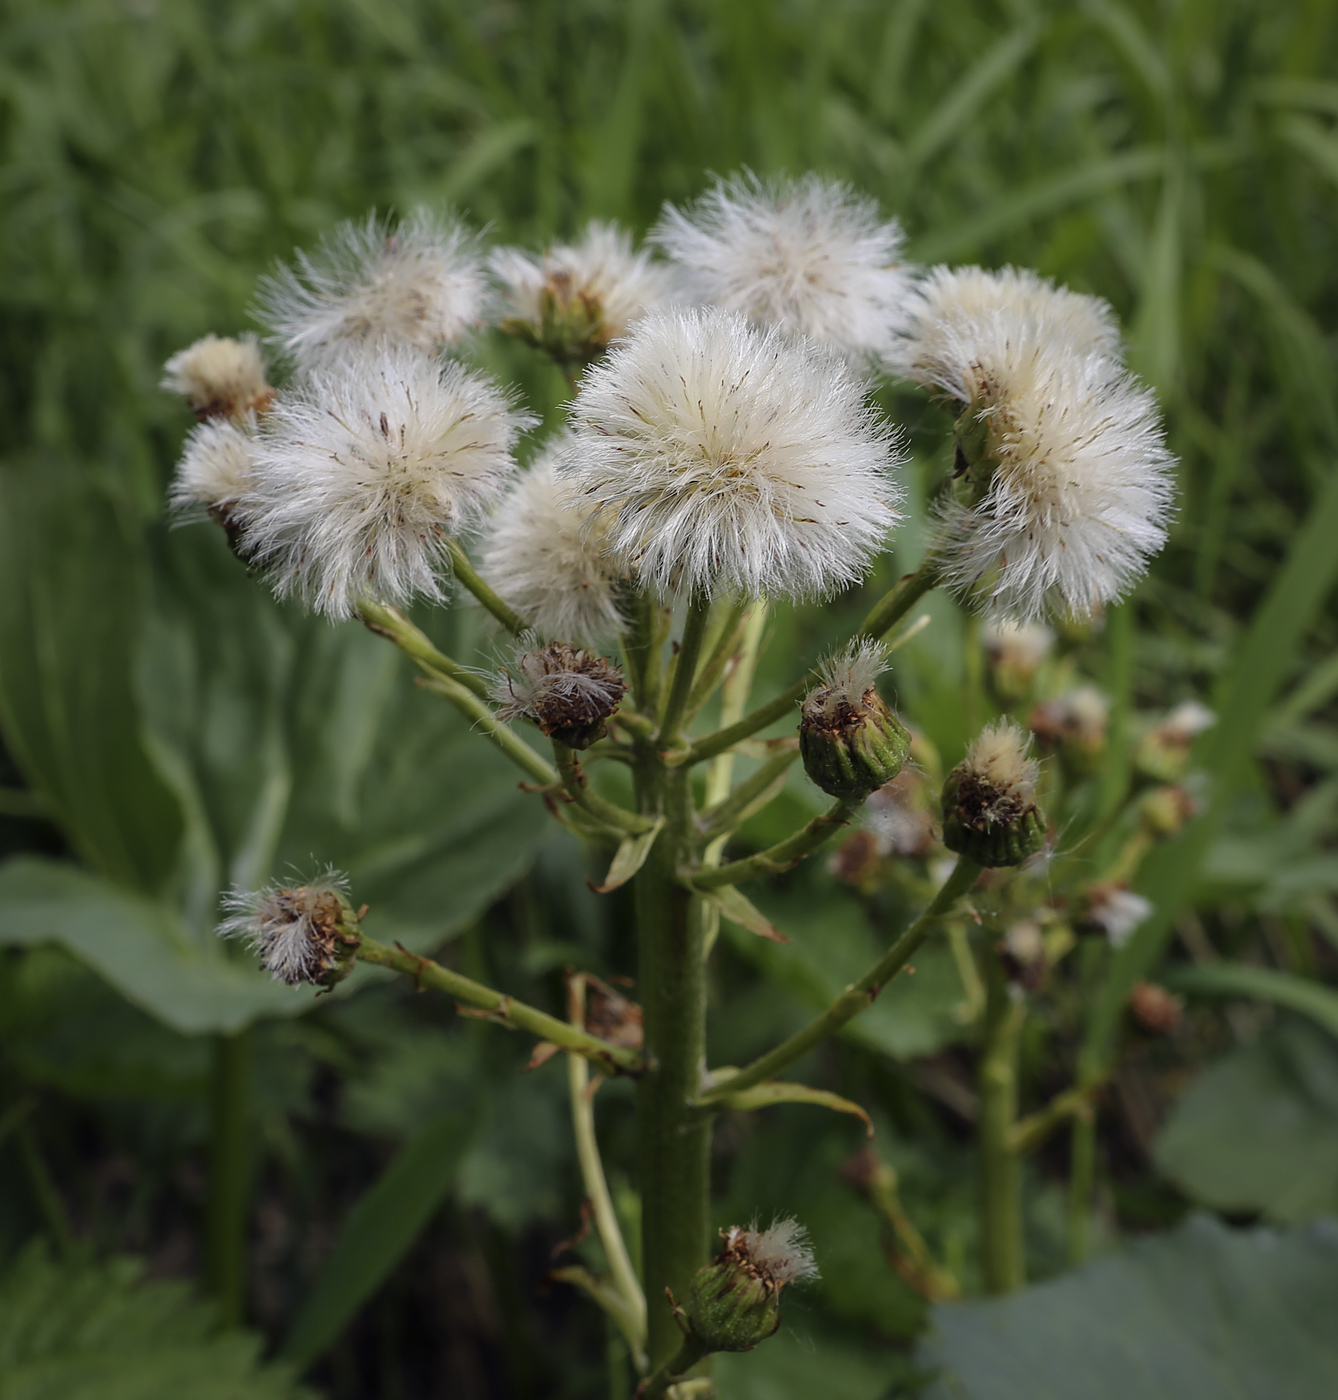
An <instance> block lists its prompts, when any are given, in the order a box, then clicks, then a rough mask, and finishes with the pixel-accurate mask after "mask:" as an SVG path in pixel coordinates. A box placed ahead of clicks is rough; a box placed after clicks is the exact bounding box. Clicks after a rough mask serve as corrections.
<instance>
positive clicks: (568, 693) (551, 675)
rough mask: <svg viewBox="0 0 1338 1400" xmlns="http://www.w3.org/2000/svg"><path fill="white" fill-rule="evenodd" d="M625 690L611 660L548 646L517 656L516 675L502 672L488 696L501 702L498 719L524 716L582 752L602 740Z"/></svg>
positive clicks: (563, 646)
mask: <svg viewBox="0 0 1338 1400" xmlns="http://www.w3.org/2000/svg"><path fill="white" fill-rule="evenodd" d="M626 690H627V685H626V682H625V681H624V680H623V673H622V672H621V671H620V670H619V669H618V668H617V667H616V666H615V665H614V664H613V663H612V662H611V661H605V660H604V658H603V657H602V656H592V655H591V654H590V653H589V652H585V651H578V650H577V649H576V648H575V647H570V646H568V645H567V644H566V643H565V642H550V643H549V644H548V645H547V646H544V647H538V648H535V649H534V650H531V651H524V652H522V653H521V654H520V655H519V656H517V657H516V669H515V674H512V673H511V672H510V671H508V672H506V673H505V675H504V676H503V677H502V679H501V680H500V681H499V682H498V684H497V685H496V686H495V687H494V692H493V693H494V697H495V698H496V699H498V700H500V701H501V702H502V708H501V709H500V710H498V712H497V717H498V719H516V718H517V717H518V716H521V715H524V716H525V717H526V718H527V719H532V720H533V721H534V722H535V724H537V725H538V726H539V728H540V729H542V730H543V732H544V733H545V734H546V735H547V736H548V737H549V738H550V739H556V740H557V742H558V743H559V744H566V746H567V747H568V748H569V749H587V748H589V747H590V745H591V744H593V743H594V742H595V740H596V739H599V738H601V737H602V736H603V734H604V722H605V720H607V719H608V717H609V716H610V715H612V714H613V713H614V712H615V711H616V710H617V708H618V706H619V705H620V704H621V703H622V698H623V695H624V694H625V693H626Z"/></svg>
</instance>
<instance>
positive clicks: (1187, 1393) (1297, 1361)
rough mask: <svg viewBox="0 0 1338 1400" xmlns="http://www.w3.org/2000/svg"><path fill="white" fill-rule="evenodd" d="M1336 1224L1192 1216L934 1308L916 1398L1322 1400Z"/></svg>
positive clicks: (1334, 1368) (1335, 1365)
mask: <svg viewBox="0 0 1338 1400" xmlns="http://www.w3.org/2000/svg"><path fill="white" fill-rule="evenodd" d="M1335 1313H1338V1226H1335V1225H1334V1224H1332V1223H1331V1222H1327V1221H1325V1222H1320V1223H1317V1224H1315V1225H1311V1226H1308V1227H1306V1228H1304V1229H1299V1230H1295V1231H1292V1232H1291V1233H1288V1234H1279V1233H1277V1232H1275V1231H1273V1230H1249V1231H1239V1232H1238V1231H1233V1230H1229V1229H1227V1227H1226V1226H1224V1225H1220V1224H1218V1223H1217V1222H1216V1221H1215V1220H1213V1219H1210V1218H1206V1217H1199V1218H1196V1219H1193V1220H1190V1221H1188V1222H1187V1223H1186V1224H1185V1225H1183V1226H1182V1227H1181V1228H1180V1229H1178V1230H1176V1231H1175V1232H1174V1233H1173V1234H1170V1235H1166V1236H1163V1237H1161V1238H1158V1239H1150V1240H1144V1241H1141V1242H1139V1243H1136V1244H1133V1245H1131V1246H1129V1247H1127V1248H1125V1249H1123V1250H1121V1251H1120V1252H1119V1253H1117V1254H1112V1255H1108V1256H1106V1257H1105V1258H1102V1259H1097V1260H1095V1261H1094V1262H1092V1263H1090V1264H1088V1265H1086V1266H1085V1267H1084V1268H1082V1269H1080V1270H1078V1271H1076V1272H1075V1273H1071V1274H1066V1275H1063V1276H1062V1277H1060V1278H1056V1279H1053V1280H1051V1281H1050V1282H1048V1283H1043V1284H1040V1285H1038V1286H1036V1287H1034V1288H1028V1289H1026V1290H1024V1291H1023V1292H1021V1293H1018V1294H1015V1295H1014V1296H1012V1297H1011V1298H1003V1299H997V1300H992V1301H988V1302H973V1303H953V1304H944V1305H941V1306H939V1307H936V1308H935V1309H934V1314H933V1323H934V1327H933V1333H932V1335H931V1336H930V1338H929V1340H928V1341H926V1342H925V1343H924V1344H923V1345H922V1347H921V1349H920V1360H921V1362H922V1363H923V1364H924V1365H925V1367H926V1368H927V1369H932V1370H934V1371H937V1372H938V1373H939V1374H938V1378H937V1379H936V1380H935V1381H934V1383H933V1384H932V1385H931V1386H930V1387H929V1388H928V1390H926V1391H925V1392H924V1400H1224V1398H1225V1397H1231V1400H1279V1397H1282V1396H1286V1398H1287V1400H1331V1397H1332V1396H1333V1395H1335V1394H1338V1331H1336V1330H1335V1328H1334V1325H1333V1319H1334V1316H1335Z"/></svg>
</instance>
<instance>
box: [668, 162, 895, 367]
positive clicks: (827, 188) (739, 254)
mask: <svg viewBox="0 0 1338 1400" xmlns="http://www.w3.org/2000/svg"><path fill="white" fill-rule="evenodd" d="M651 237H652V239H654V240H655V241H656V242H658V243H659V244H660V246H661V247H663V248H664V250H665V252H666V253H667V254H668V256H669V257H670V258H671V259H672V260H673V262H674V263H675V265H676V267H677V269H678V272H679V276H680V281H681V286H682V290H683V293H684V295H685V296H686V297H687V298H688V299H690V300H693V301H697V302H701V303H705V304H710V305H715V306H723V307H728V308H729V309H730V310H732V311H738V312H741V313H742V314H743V315H745V316H747V317H749V319H751V320H752V321H753V322H754V323H755V324H757V325H760V326H775V327H777V328H779V329H780V330H782V331H785V332H786V333H788V334H793V335H803V336H807V337H809V338H810V339H812V340H814V341H817V342H818V343H819V344H822V345H826V346H829V347H830V348H831V349H833V350H834V351H836V352H837V353H838V354H840V355H842V356H844V357H845V358H847V359H848V360H850V361H852V362H853V363H855V364H858V365H861V366H863V365H865V364H867V363H870V362H872V361H874V360H876V359H878V358H879V357H884V356H886V355H887V354H888V353H889V351H890V350H891V347H892V346H893V344H894V339H895V336H896V334H897V333H898V332H899V331H900V330H902V329H903V327H904V324H905V320H906V316H907V313H908V309H909V306H910V303H911V300H912V289H913V287H914V276H913V274H912V272H911V270H910V269H909V268H908V266H907V265H906V263H905V261H904V259H903V256H902V242H903V234H902V231H901V227H900V225H899V224H897V222H896V221H895V220H884V219H883V218H882V217H881V215H880V212H879V209H878V206H877V204H876V203H875V202H874V201H873V200H871V199H867V198H865V197H864V196H862V195H859V194H857V193H856V192H855V191H854V190H852V189H851V188H850V187H849V186H848V185H844V184H841V183H839V182H836V181H831V180H823V179H821V178H820V177H819V176H817V175H813V174H809V175H806V176H804V177H803V178H802V179H800V180H773V181H762V180H759V179H758V178H757V177H756V176H754V175H752V174H750V173H747V172H745V173H744V174H742V175H736V176H734V177H733V178H731V179H729V180H725V181H722V182H721V183H719V184H717V185H716V187H715V188H714V189H712V190H710V191H708V192H707V193H706V194H705V195H703V196H702V197H701V199H699V200H698V201H697V202H696V203H695V204H693V205H690V206H689V207H688V208H687V209H676V208H674V207H673V206H672V205H666V206H665V210H664V213H663V215H662V217H661V219H660V222H659V224H658V226H657V227H656V229H655V230H654V232H653V233H652V234H651Z"/></svg>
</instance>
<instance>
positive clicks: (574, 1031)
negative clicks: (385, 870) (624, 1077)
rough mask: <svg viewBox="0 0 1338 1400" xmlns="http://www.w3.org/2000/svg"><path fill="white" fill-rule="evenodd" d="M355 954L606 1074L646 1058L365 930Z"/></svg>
mask: <svg viewBox="0 0 1338 1400" xmlns="http://www.w3.org/2000/svg"><path fill="white" fill-rule="evenodd" d="M357 957H358V961H359V962H365V963H372V964H374V965H375V966H377V967H389V968H393V969H394V970H395V971H396V972H403V973H405V974H406V975H407V976H409V977H412V978H413V979H414V984H415V986H418V987H431V988H432V989H433V990H434V991H438V992H445V994H446V995H447V996H449V997H454V999H455V1000H456V1001H458V1002H463V1003H464V1004H465V1005H466V1006H472V1007H475V1008H477V1009H478V1010H480V1011H491V1012H493V1013H495V1015H496V1018H497V1020H498V1021H500V1022H501V1023H502V1024H503V1025H507V1026H514V1027H516V1028H517V1029H519V1030H523V1031H529V1032H530V1033H531V1034H532V1035H537V1036H540V1037H542V1039H544V1040H548V1041H551V1042H552V1043H553V1044H554V1045H556V1046H558V1047H559V1048H560V1049H563V1050H571V1051H573V1052H574V1053H575V1054H577V1055H584V1056H585V1057H586V1058H587V1059H589V1060H593V1061H594V1063H595V1064H597V1065H599V1066H600V1067H601V1068H602V1069H603V1070H604V1071H605V1073H607V1074H618V1073H620V1072H621V1073H627V1074H637V1073H639V1072H640V1071H641V1070H642V1069H644V1068H645V1059H644V1057H643V1056H642V1055H641V1053H640V1052H639V1051H637V1050H627V1049H624V1048H622V1047H621V1046H617V1045H610V1044H609V1043H608V1041H606V1040H600V1038H599V1037H598V1036H595V1035H591V1034H590V1033H589V1032H588V1031H584V1030H581V1029H580V1028H579V1027H577V1026H571V1025H568V1024H567V1022H566V1021H560V1020H559V1019H558V1018H557V1017H556V1016H550V1015H548V1013H547V1012H544V1011H539V1010H538V1009H537V1008H535V1007H533V1006H527V1005H526V1004H525V1003H524V1002H523V1001H517V1000H516V999H515V998H514V997H509V996H505V995H504V994H503V993H501V992H498V991H494V990H493V988H491V987H485V986H484V985H483V983H482V982H475V981H474V980H473V978H471V977H464V976H461V974H460V973H458V972H451V971H450V970H449V969H448V968H444V967H442V965H441V964H440V963H438V962H433V960H432V959H431V958H422V957H419V956H418V955H417V954H416V953H410V952H408V951H407V950H406V949H404V948H401V947H399V946H398V944H397V945H396V946H395V947H393V948H388V947H387V946H386V945H385V944H384V943H378V942H376V940H375V939H372V938H368V937H366V936H365V935H363V936H362V941H361V943H360V944H359V946H358V952H357Z"/></svg>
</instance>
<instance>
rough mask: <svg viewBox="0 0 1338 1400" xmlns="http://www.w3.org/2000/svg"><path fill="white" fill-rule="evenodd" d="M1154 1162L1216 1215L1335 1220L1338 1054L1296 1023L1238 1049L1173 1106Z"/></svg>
mask: <svg viewBox="0 0 1338 1400" xmlns="http://www.w3.org/2000/svg"><path fill="white" fill-rule="evenodd" d="M1153 1156H1154V1159H1155V1161H1156V1163H1157V1167H1158V1170H1160V1171H1161V1172H1162V1173H1164V1174H1165V1175H1166V1176H1168V1177H1169V1178H1170V1179H1171V1180H1172V1181H1174V1182H1175V1183H1176V1185H1177V1186H1179V1187H1180V1189H1181V1190H1182V1191H1184V1192H1185V1193H1186V1194H1187V1195H1189V1196H1190V1197H1192V1198H1193V1199H1194V1200H1196V1201H1200V1202H1202V1203H1203V1204H1204V1205H1207V1206H1212V1207H1213V1208H1214V1209H1217V1210H1229V1211H1256V1210H1257V1211H1263V1212H1264V1213H1265V1215H1267V1216H1268V1217H1269V1218H1270V1219H1271V1220H1274V1221H1277V1222H1279V1223H1281V1224H1284V1225H1290V1224H1297V1223H1299V1222H1301V1221H1303V1220H1308V1219H1311V1218H1312V1217H1314V1216H1316V1215H1326V1214H1327V1215H1338V1045H1336V1044H1335V1043H1334V1041H1333V1039H1332V1037H1331V1036H1329V1035H1326V1034H1324V1032H1323V1031H1320V1030H1317V1029H1316V1028H1314V1027H1313V1026H1310V1025H1308V1024H1307V1023H1306V1022H1304V1021H1299V1020H1295V1021H1287V1022H1285V1023H1284V1024H1282V1025H1280V1026H1277V1027H1275V1028H1272V1029H1270V1030H1268V1031H1266V1032H1265V1033H1264V1034H1263V1035H1262V1036H1260V1038H1259V1039H1258V1040H1257V1041H1256V1042H1254V1043H1253V1044H1252V1045H1240V1046H1237V1047H1236V1048H1235V1049H1234V1050H1232V1051H1230V1052H1229V1053H1228V1054H1227V1055H1225V1056H1223V1058H1222V1059H1220V1060H1218V1061H1217V1062H1216V1063H1215V1064H1213V1065H1210V1066H1209V1067H1208V1069H1206V1070H1205V1071H1204V1072H1203V1073H1202V1074H1201V1075H1200V1076H1199V1077H1198V1079H1196V1080H1195V1081H1194V1083H1193V1085H1191V1087H1190V1089H1189V1091H1188V1092H1187V1093H1186V1094H1185V1096H1184V1097H1183V1098H1182V1099H1181V1100H1180V1101H1179V1102H1178V1103H1177V1104H1176V1106H1175V1108H1174V1110H1173V1111H1172V1113H1171V1116H1170V1118H1169V1119H1168V1120H1167V1121H1166V1124H1165V1125H1164V1126H1163V1128H1162V1130H1161V1132H1160V1134H1159V1135H1158V1137H1157V1141H1156V1144H1155V1146H1154V1148H1153Z"/></svg>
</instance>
